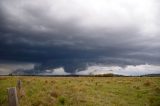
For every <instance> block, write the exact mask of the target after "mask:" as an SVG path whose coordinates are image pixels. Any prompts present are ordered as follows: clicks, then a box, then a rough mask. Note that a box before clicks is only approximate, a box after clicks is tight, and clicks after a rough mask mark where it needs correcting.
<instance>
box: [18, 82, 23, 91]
mask: <svg viewBox="0 0 160 106" xmlns="http://www.w3.org/2000/svg"><path fill="white" fill-rule="evenodd" d="M17 88H18V90H21V88H22V81H21V80H18V81H17Z"/></svg>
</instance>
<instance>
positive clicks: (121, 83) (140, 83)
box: [0, 76, 160, 106]
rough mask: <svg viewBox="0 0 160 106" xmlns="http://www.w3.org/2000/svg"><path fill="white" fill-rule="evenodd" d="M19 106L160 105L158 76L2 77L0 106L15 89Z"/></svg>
mask: <svg viewBox="0 0 160 106" xmlns="http://www.w3.org/2000/svg"><path fill="white" fill-rule="evenodd" d="M17 80H21V81H22V88H21V90H20V91H18V99H19V104H20V106H160V77H31V76H1V77H0V106H7V105H8V97H7V88H9V87H16V84H17Z"/></svg>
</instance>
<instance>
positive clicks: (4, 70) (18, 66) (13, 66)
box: [0, 63, 34, 75]
mask: <svg viewBox="0 0 160 106" xmlns="http://www.w3.org/2000/svg"><path fill="white" fill-rule="evenodd" d="M33 69H34V64H32V63H0V75H8V74H10V73H13V72H15V71H20V72H19V73H21V71H26V70H33ZM17 74H18V73H17Z"/></svg>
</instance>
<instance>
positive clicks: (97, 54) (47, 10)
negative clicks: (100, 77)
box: [0, 0, 160, 74]
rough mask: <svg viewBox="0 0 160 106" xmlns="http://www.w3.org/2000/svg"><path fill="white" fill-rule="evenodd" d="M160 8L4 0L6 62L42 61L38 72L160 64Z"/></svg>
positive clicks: (112, 0) (0, 51)
mask: <svg viewBox="0 0 160 106" xmlns="http://www.w3.org/2000/svg"><path fill="white" fill-rule="evenodd" d="M159 10H160V1H159V0H140V1H139V0H118V1H117V0H94V1H93V0H71V1H67V2H66V0H45V1H44V0H34V1H33V0H0V14H1V15H0V63H2V64H3V63H5V62H6V61H7V62H8V65H10V64H9V63H11V62H12V64H14V62H15V61H17V62H18V63H21V62H22V63H31V64H32V63H36V64H40V70H39V71H38V72H36V74H37V73H41V71H43V70H48V67H49V68H50V69H55V68H58V67H63V68H64V70H65V71H66V72H67V73H76V70H79V69H81V70H83V68H85V67H86V64H88V63H89V64H104V65H113V66H117V67H127V66H130V65H131V66H132V65H133V66H135V65H136V66H141V65H142V66H143V65H144V66H145V65H146V63H147V64H150V65H153V66H159V65H160V56H159V54H160V34H159V33H160V20H159V19H160V12H159ZM5 64H7V63H5ZM4 68H5V65H1V69H3V72H2V71H0V74H2V73H8V72H10V71H7V70H6V71H5V69H4ZM99 68H100V67H99ZM153 68H155V67H153ZM100 69H101V68H100ZM13 70H14V69H13ZM123 70H126V69H123ZM151 71H153V72H154V70H151ZM60 72H61V71H60ZM100 72H101V71H100ZM157 72H159V71H157ZM33 73H34V72H33ZM86 73H87V72H86ZM64 74H65V73H64Z"/></svg>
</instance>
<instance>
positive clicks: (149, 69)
mask: <svg viewBox="0 0 160 106" xmlns="http://www.w3.org/2000/svg"><path fill="white" fill-rule="evenodd" d="M110 73H112V74H118V75H132V76H137V75H146V74H159V73H160V66H156V65H148V64H145V65H135V66H133V65H127V66H125V67H120V66H97V65H96V66H90V67H87V69H86V70H83V71H79V72H77V73H76V74H77V75H99V74H110Z"/></svg>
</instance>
